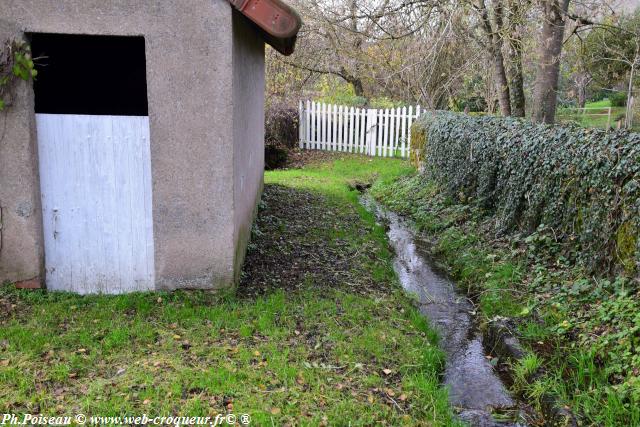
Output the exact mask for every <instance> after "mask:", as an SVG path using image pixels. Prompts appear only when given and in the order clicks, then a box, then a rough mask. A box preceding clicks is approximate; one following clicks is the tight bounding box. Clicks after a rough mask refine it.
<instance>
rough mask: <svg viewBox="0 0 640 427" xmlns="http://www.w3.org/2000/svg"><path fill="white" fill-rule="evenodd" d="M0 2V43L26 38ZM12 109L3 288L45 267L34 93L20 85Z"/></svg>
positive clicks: (1, 116)
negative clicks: (4, 283) (10, 19)
mask: <svg viewBox="0 0 640 427" xmlns="http://www.w3.org/2000/svg"><path fill="white" fill-rule="evenodd" d="M7 16H8V9H7V5H6V4H5V3H4V2H0V41H2V42H4V41H5V40H9V39H18V40H19V39H22V38H23V37H24V33H23V32H22V31H21V28H20V26H19V25H17V24H16V23H14V22H10V21H7V20H6V17H7ZM14 94H15V97H14V98H13V102H12V105H10V106H9V107H8V108H7V109H6V110H4V111H3V112H1V113H0V285H1V284H2V282H4V281H6V280H9V281H23V280H31V279H36V281H39V280H40V277H41V276H42V271H43V268H44V262H43V261H44V260H43V253H44V247H43V244H42V213H41V208H40V183H39V180H38V154H37V143H36V138H35V118H34V115H33V106H34V103H33V91H32V90H31V85H30V84H29V83H26V82H23V81H20V82H19V83H18V85H17V87H16V88H15V93H14Z"/></svg>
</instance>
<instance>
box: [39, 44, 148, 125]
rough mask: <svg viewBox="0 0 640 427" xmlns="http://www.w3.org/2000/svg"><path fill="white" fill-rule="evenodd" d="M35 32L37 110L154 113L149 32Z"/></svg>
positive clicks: (52, 111) (109, 113) (108, 113)
mask: <svg viewBox="0 0 640 427" xmlns="http://www.w3.org/2000/svg"><path fill="white" fill-rule="evenodd" d="M30 36H31V50H32V53H33V56H34V58H40V59H38V60H37V61H36V69H37V70H38V76H37V77H36V79H35V81H34V91H35V103H36V105H35V110H36V113H49V114H96V115H118V116H146V115H148V105H147V80H146V59H145V50H144V37H121V36H88V35H71V34H46V33H32V34H30Z"/></svg>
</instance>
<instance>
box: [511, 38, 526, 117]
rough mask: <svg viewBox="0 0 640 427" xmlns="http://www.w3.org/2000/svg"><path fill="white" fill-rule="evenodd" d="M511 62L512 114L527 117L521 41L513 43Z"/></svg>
mask: <svg viewBox="0 0 640 427" xmlns="http://www.w3.org/2000/svg"><path fill="white" fill-rule="evenodd" d="M511 44H512V45H511V47H510V55H509V60H510V62H511V64H510V65H511V66H510V68H509V76H510V79H509V80H510V81H509V86H510V90H511V114H513V115H514V116H516V117H524V115H525V97H524V78H523V77H522V50H521V46H522V45H521V41H520V39H519V36H518V40H514V42H512V43H511Z"/></svg>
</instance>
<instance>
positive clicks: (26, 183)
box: [0, 0, 264, 289]
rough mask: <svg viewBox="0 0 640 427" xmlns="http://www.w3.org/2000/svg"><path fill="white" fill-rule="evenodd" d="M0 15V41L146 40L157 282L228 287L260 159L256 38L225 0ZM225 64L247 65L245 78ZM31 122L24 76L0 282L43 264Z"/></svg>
mask: <svg viewBox="0 0 640 427" xmlns="http://www.w3.org/2000/svg"><path fill="white" fill-rule="evenodd" d="M0 17H2V18H0V39H2V40H4V39H6V38H8V37H9V36H12V35H14V36H15V35H17V36H21V35H22V34H23V33H24V32H50V33H69V34H104V35H142V36H144V37H145V49H146V63H147V92H148V100H149V117H150V132H151V168H152V179H153V216H154V243H155V265H156V284H157V287H158V288H163V289H174V288H180V287H186V288H212V287H220V286H225V285H229V284H231V283H232V282H233V280H234V278H235V276H236V275H237V270H238V263H239V261H238V259H239V257H240V258H241V257H242V256H243V255H244V249H242V250H238V249H239V248H238V247H237V244H238V242H240V241H244V240H246V239H245V238H240V235H247V231H246V230H247V229H248V227H250V218H251V217H252V212H253V210H254V209H253V208H254V206H255V203H254V202H255V200H256V196H257V193H258V191H259V188H260V187H261V183H262V165H263V163H262V162H263V159H262V135H263V133H262V132H263V131H262V128H263V113H262V108H263V107H262V105H263V96H264V95H263V94H264V90H263V89H264V80H263V79H264V63H263V61H264V55H263V42H262V41H261V40H259V39H258V37H257V36H256V35H255V34H254V33H253V31H252V29H251V28H250V27H249V25H248V24H246V23H245V22H244V21H243V20H242V19H243V18H241V17H239V16H236V17H233V18H232V8H231V6H230V5H229V4H228V3H227V2H226V1H225V0H182V1H171V0H139V1H128V0H110V1H104V0H61V1H45V0H0ZM234 66H235V67H244V66H246V69H244V68H243V69H242V70H241V71H240V73H241V75H242V77H240V76H239V75H236V74H234V73H233V70H234V68H233V67H234ZM236 71H237V69H236ZM87 72H90V70H87ZM247 81H251V82H253V83H250V85H251V86H245V83H244V82H247ZM255 91H259V92H257V93H256V92H255ZM244 118H247V120H246V121H245V119H244ZM0 120H2V118H1V117H0ZM249 120H256V122H255V123H254V122H251V123H250V122H249ZM1 124H2V123H0V125H1ZM34 124H35V121H34V113H33V92H32V90H31V87H30V85H27V84H22V85H21V86H20V87H19V88H18V97H17V101H16V103H15V104H14V106H13V107H11V110H9V113H8V114H7V116H6V131H5V138H4V140H3V141H2V142H0V154H1V156H0V206H2V211H3V222H4V226H3V246H4V247H3V249H2V251H0V281H1V280H4V279H8V280H12V281H15V280H23V279H29V278H31V277H34V276H37V275H39V274H40V272H41V271H42V268H43V263H42V257H43V248H42V230H41V228H42V227H41V224H42V218H41V214H40V203H39V199H40V194H39V183H38V173H37V172H38V171H37V153H36V146H37V145H36V135H35V125H34ZM239 168H247V169H246V170H245V169H242V170H240V169H239ZM242 246H243V248H244V245H242Z"/></svg>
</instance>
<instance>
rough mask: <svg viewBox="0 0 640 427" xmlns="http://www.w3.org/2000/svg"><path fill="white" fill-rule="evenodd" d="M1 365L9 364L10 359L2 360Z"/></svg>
mask: <svg viewBox="0 0 640 427" xmlns="http://www.w3.org/2000/svg"><path fill="white" fill-rule="evenodd" d="M0 366H9V359H4V360H0Z"/></svg>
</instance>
